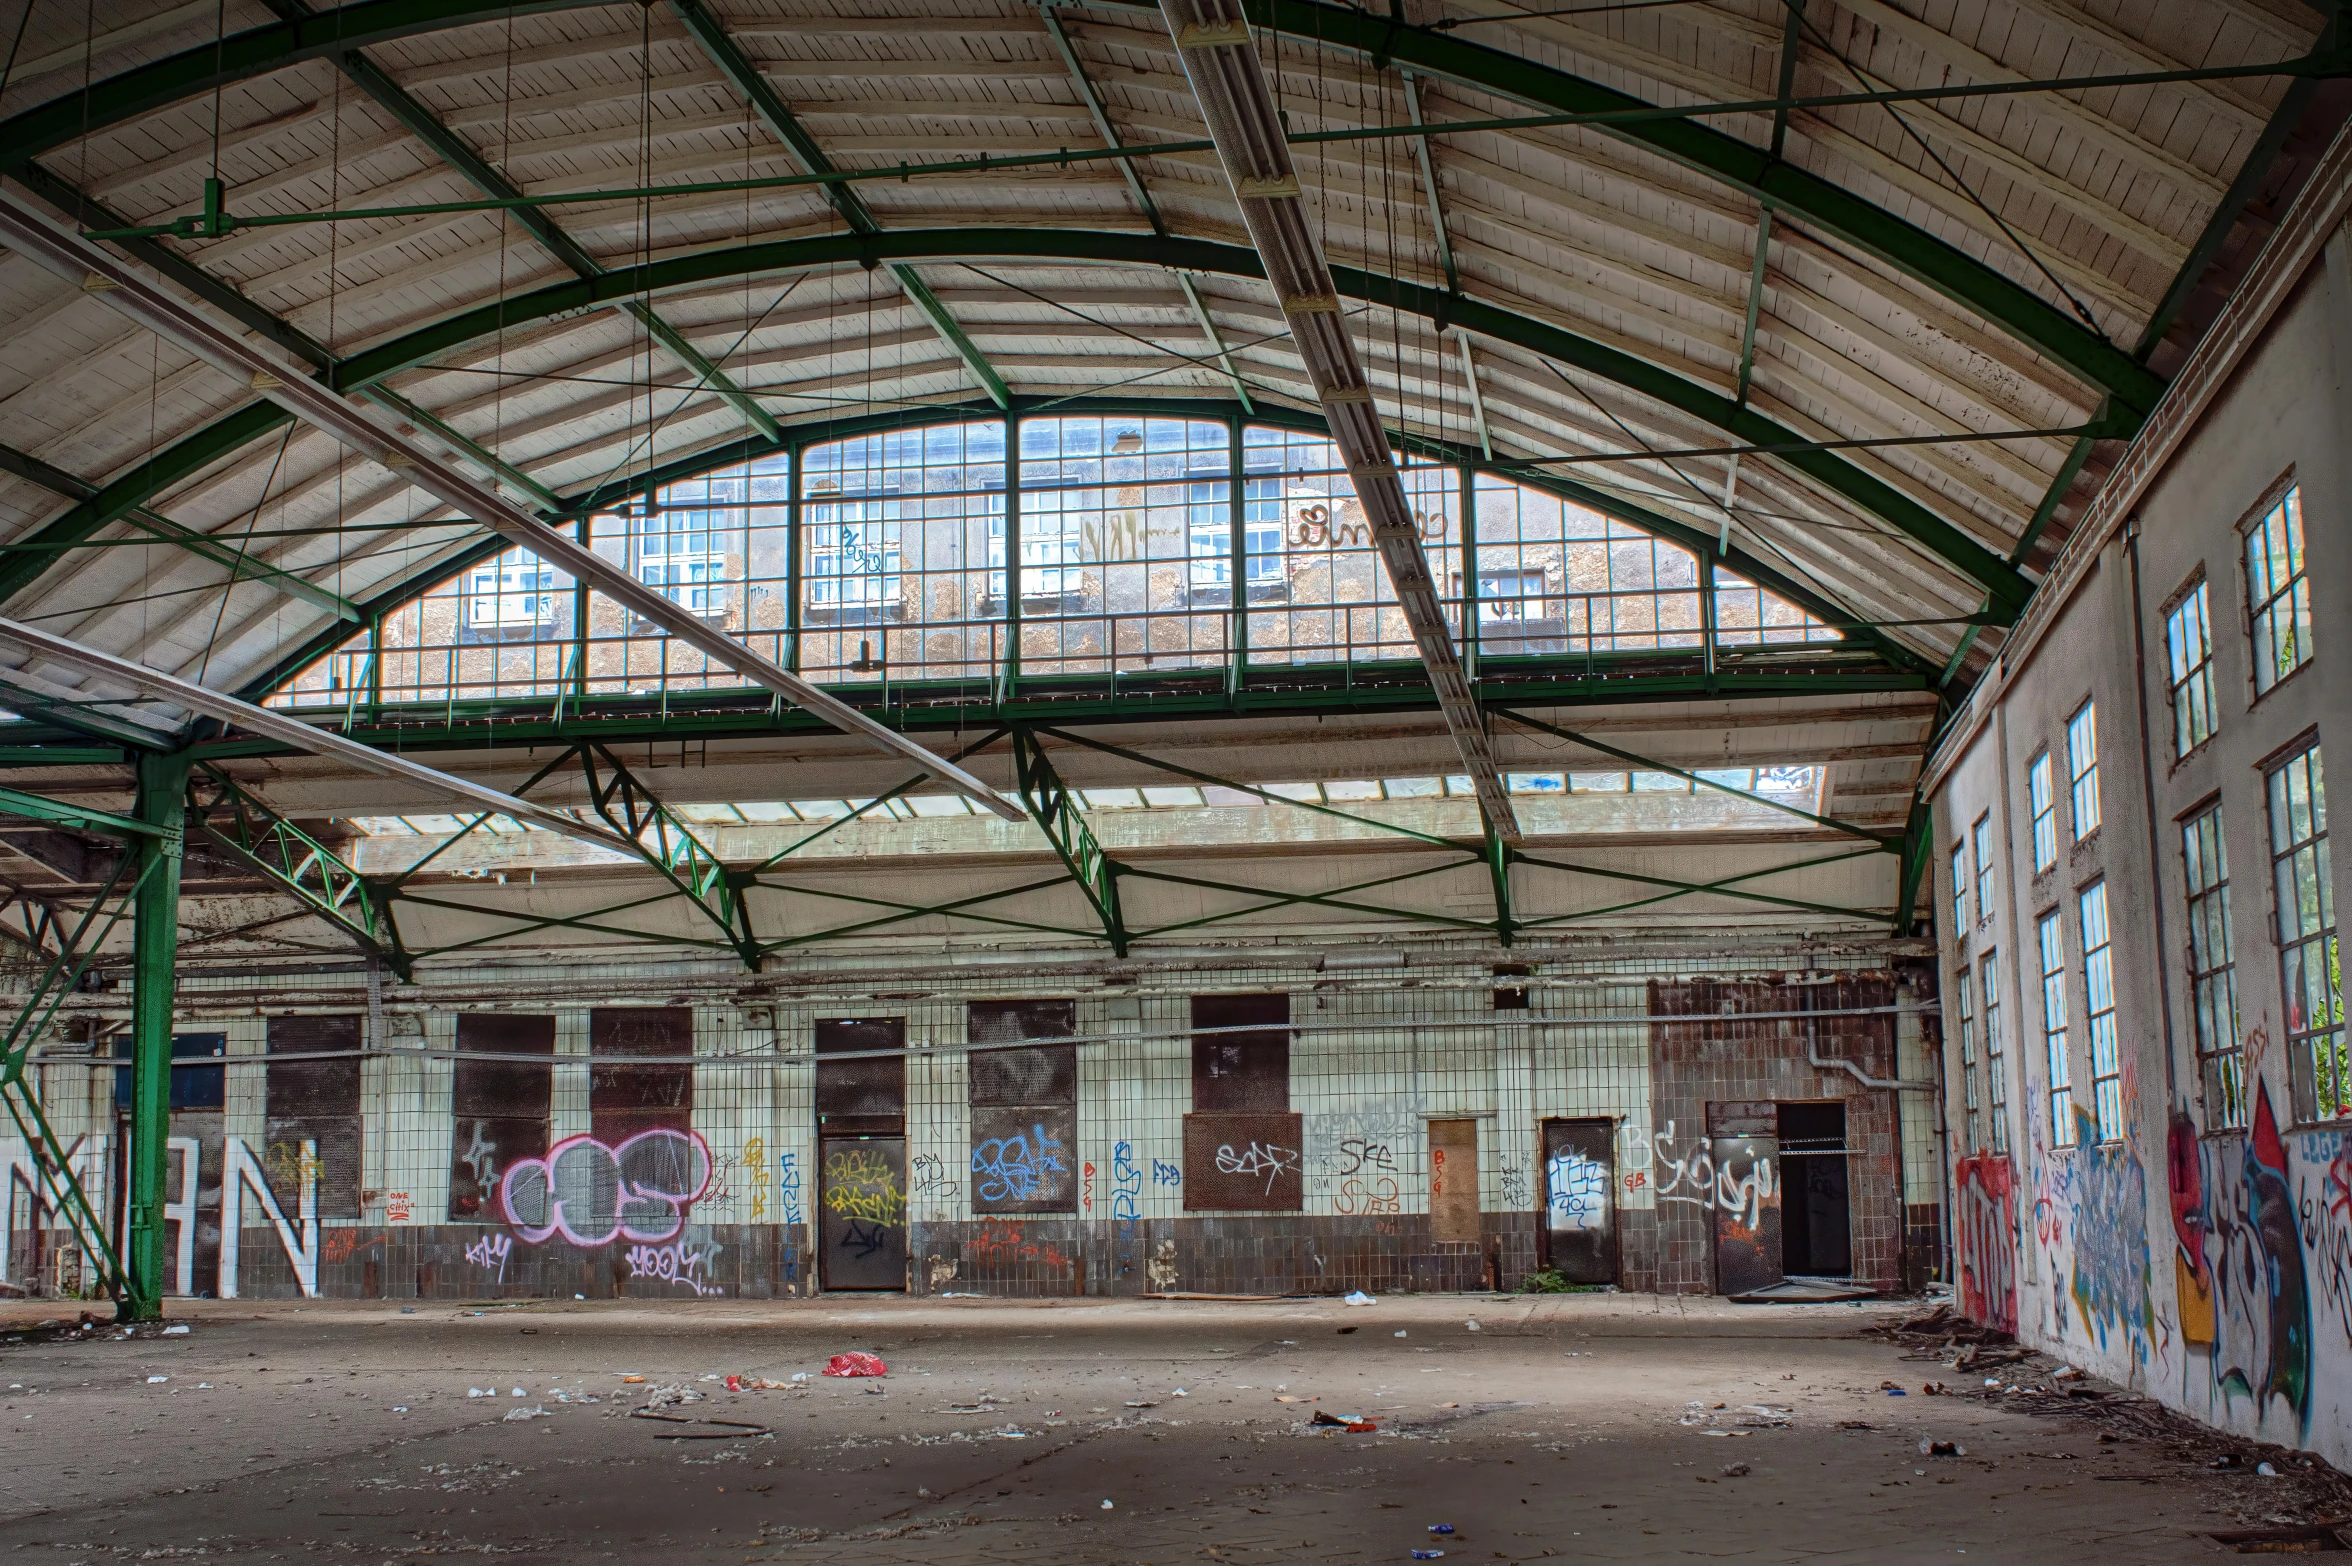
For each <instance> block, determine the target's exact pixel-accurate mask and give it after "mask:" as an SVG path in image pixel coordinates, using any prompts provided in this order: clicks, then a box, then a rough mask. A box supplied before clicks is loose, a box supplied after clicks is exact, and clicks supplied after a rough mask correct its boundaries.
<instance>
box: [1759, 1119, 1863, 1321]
mask: <svg viewBox="0 0 2352 1566" xmlns="http://www.w3.org/2000/svg"><path fill="white" fill-rule="evenodd" d="M1777 1108H1778V1110H1779V1121H1780V1171H1781V1174H1780V1179H1781V1186H1780V1189H1781V1199H1780V1207H1781V1212H1780V1255H1781V1270H1782V1271H1783V1272H1784V1273H1786V1274H1787V1275H1788V1276H1789V1277H1792V1278H1839V1279H1843V1278H1849V1277H1851V1276H1852V1275H1853V1271H1854V1234H1853V1215H1852V1210H1851V1208H1850V1206H1849V1204H1848V1201H1847V1192H1846V1106H1845V1102H1844V1100H1842V1099H1830V1100H1828V1101H1827V1102H1824V1103H1802V1104H1781V1105H1778V1106H1777Z"/></svg>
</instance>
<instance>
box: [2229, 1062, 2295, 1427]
mask: <svg viewBox="0 0 2352 1566" xmlns="http://www.w3.org/2000/svg"><path fill="white" fill-rule="evenodd" d="M2245 1166H2246V1181H2245V1202H2246V1206H2245V1217H2246V1220H2247V1222H2248V1223H2249V1224H2250V1225H2251V1227H2252V1230H2253V1239H2254V1241H2255V1242H2256V1244H2258V1245H2259V1246H2260V1248H2261V1251H2262V1256H2263V1263H2264V1265H2263V1267H2262V1270H2261V1272H2260V1274H2259V1275H2258V1276H2257V1277H2255V1278H2251V1279H2249V1280H2247V1281H2249V1282H2258V1283H2260V1284H2261V1285H2262V1286H2263V1288H2262V1294H2263V1295H2266V1296H2267V1299H2258V1300H2257V1301H2254V1302H2250V1303H2261V1304H2264V1305H2266V1306H2267V1310H2266V1311H2265V1312H2264V1314H2265V1315H2266V1316H2267V1320H2266V1322H2265V1323H2264V1326H2265V1329H2266V1332H2265V1335H2266V1336H2267V1338H2268V1340H2269V1350H2270V1352H2269V1353H2268V1355H2267V1356H2266V1357H2265V1364H2264V1367H2263V1372H2262V1381H2261V1384H2260V1393H2261V1402H2262V1403H2263V1404H2264V1405H2265V1406H2267V1405H2268V1404H2269V1402H2270V1400H2271V1399H2272V1398H2283V1399H2285V1400H2286V1402H2287V1405H2288V1406H2289V1407H2291V1408H2293V1409H2294V1410H2295V1412H2296V1416H2297V1417H2298V1418H2299V1419H2309V1418H2310V1415H2311V1286H2310V1281H2309V1277H2308V1275H2307V1274H2306V1272H2305V1271H2304V1267H2303V1237H2302V1234H2301V1233H2300V1232H2299V1231H2298V1230H2297V1229H2296V1227H2295V1198H2294V1192H2293V1188H2292V1187H2291V1186H2289V1185H2288V1183H2287V1149H2286V1144H2285V1143H2284V1142H2283V1141H2282V1140H2281V1139H2280V1137H2279V1130H2278V1119H2277V1116H2276V1115H2275V1114H2273V1112H2272V1110H2271V1107H2270V1085H2269V1084H2268V1083H2264V1084H2262V1086H2261V1087H2260V1088H2259V1089H2258V1090H2257V1091H2256V1095H2255V1102H2254V1133H2253V1135H2251V1136H2249V1137H2247V1138H2246V1155H2245Z"/></svg>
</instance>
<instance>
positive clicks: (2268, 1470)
mask: <svg viewBox="0 0 2352 1566" xmlns="http://www.w3.org/2000/svg"><path fill="white" fill-rule="evenodd" d="M2254 1471H2255V1472H2256V1473H2258V1474H2260V1475H2261V1476H2262V1477H2263V1478H2265V1479H2276V1478H2277V1477H2278V1476H2279V1471H2278V1470H2277V1469H2275V1468H2273V1467H2271V1466H2270V1464H2268V1463H2256V1464H2255V1465H2254Z"/></svg>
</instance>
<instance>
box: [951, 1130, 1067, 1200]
mask: <svg viewBox="0 0 2352 1566" xmlns="http://www.w3.org/2000/svg"><path fill="white" fill-rule="evenodd" d="M1069 1172H1070V1165H1069V1163H1068V1161H1067V1160H1065V1159H1064V1158H1063V1156H1062V1143H1061V1140H1060V1139H1059V1138H1058V1137H1055V1136H1053V1135H1052V1134H1050V1133H1049V1132H1048V1131H1047V1130H1046V1129H1045V1124H1044V1122H1043V1121H1038V1122H1035V1123H1033V1124H1032V1125H1031V1126H1030V1127H1029V1129H1028V1130H1026V1131H1017V1132H1015V1133H1013V1134H1012V1135H1010V1136H992V1137H985V1138H982V1139H980V1140H978V1141H976V1142H974V1143H973V1144H972V1196H973V1199H974V1200H975V1202H978V1203H987V1204H995V1203H999V1202H1033V1201H1036V1200H1038V1199H1039V1198H1040V1197H1041V1196H1048V1195H1051V1194H1052V1193H1053V1191H1054V1190H1055V1189H1057V1188H1059V1187H1061V1186H1065V1185H1067V1184H1068V1180H1067V1176H1068V1174H1069Z"/></svg>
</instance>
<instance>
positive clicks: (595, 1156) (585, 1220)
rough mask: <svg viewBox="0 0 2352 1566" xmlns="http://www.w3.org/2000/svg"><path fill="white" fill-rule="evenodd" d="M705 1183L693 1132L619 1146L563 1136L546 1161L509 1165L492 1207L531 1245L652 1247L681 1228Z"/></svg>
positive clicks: (659, 1134) (647, 1136) (702, 1154)
mask: <svg viewBox="0 0 2352 1566" xmlns="http://www.w3.org/2000/svg"><path fill="white" fill-rule="evenodd" d="M710 1180H711V1153H710V1146H709V1144H708V1143H706V1142H704V1141H703V1139H702V1138H701V1137H700V1136H698V1135H696V1134H695V1133H694V1132H691V1131H673V1130H668V1129H666V1128H656V1129H654V1130H651V1131H640V1132H638V1133H637V1135H635V1136H633V1137H630V1138H629V1139H628V1140H626V1141H624V1142H622V1143H621V1144H620V1145H619V1146H618V1147H607V1146H605V1145H604V1144H603V1143H602V1142H599V1141H598V1140H596V1138H594V1137H593V1136H575V1137H567V1138H565V1139H564V1140H563V1141H561V1142H558V1143H557V1144H556V1145H555V1146H553V1147H551V1148H549V1149H548V1150H547V1156H546V1157H544V1158H526V1159H523V1160H521V1161H520V1162H517V1163H514V1164H510V1165H509V1166H507V1171H506V1174H505V1175H504V1176H503V1177H502V1178H501V1179H500V1180H499V1182H498V1208H499V1212H500V1214H501V1215H502V1216H503V1217H504V1218H505V1220H506V1222H507V1224H508V1225H509V1226H511V1227H512V1228H513V1229H514V1231H515V1233H516V1234H518V1235H520V1236H521V1237H522V1238H523V1239H524V1240H525V1241H527V1242H528V1243H530V1244H532V1245H538V1244H541V1243H542V1242H544V1241H546V1240H548V1239H551V1238H553V1237H554V1236H557V1235H561V1236H562V1237H563V1238H564V1240H565V1241H566V1242H568V1243H569V1244H572V1245H582V1246H592V1245H610V1244H611V1243H612V1242H613V1241H615V1240H630V1241H634V1242H637V1243H640V1244H648V1245H658V1244H660V1243H662V1242H663V1241H665V1240H671V1239H675V1238H676V1237H677V1235H678V1233H679V1231H680V1230H682V1229H684V1228H685V1227H686V1209H687V1208H689V1207H691V1206H692V1205H693V1204H694V1203H695V1202H696V1201H698V1200H700V1199H701V1197H702V1195H703V1193H704V1191H705V1190H707V1189H708V1188H709V1186H710Z"/></svg>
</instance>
